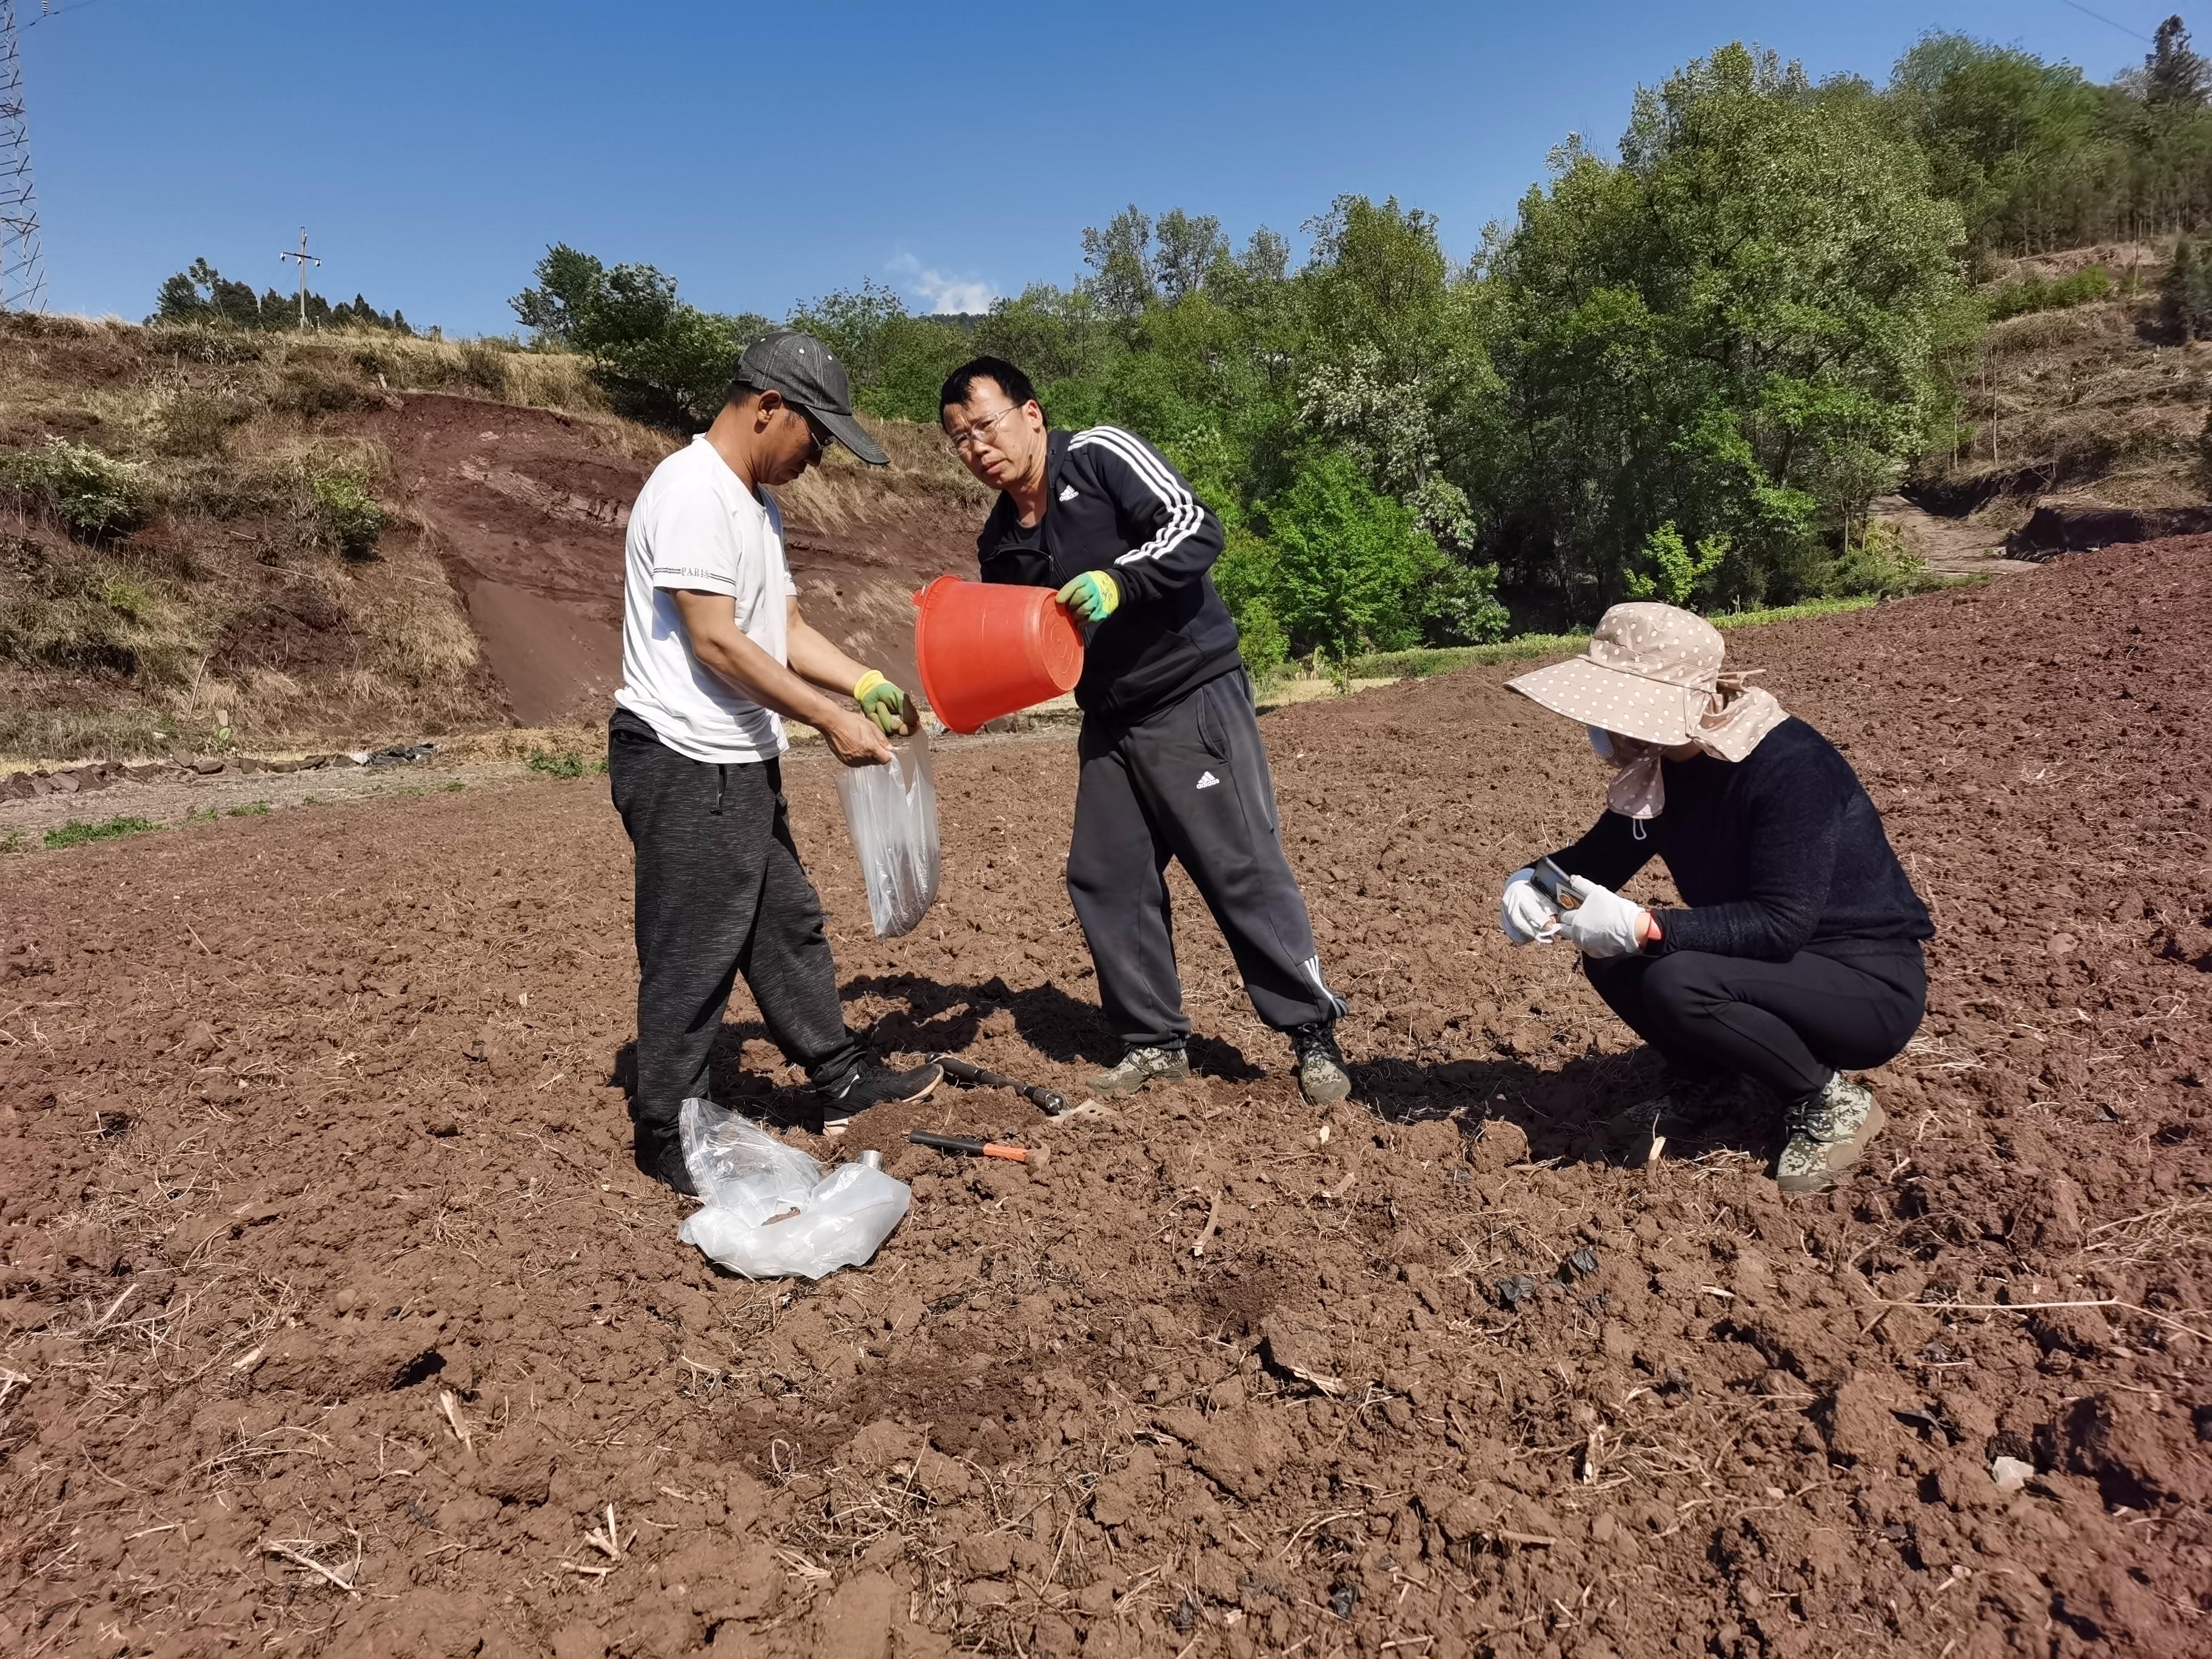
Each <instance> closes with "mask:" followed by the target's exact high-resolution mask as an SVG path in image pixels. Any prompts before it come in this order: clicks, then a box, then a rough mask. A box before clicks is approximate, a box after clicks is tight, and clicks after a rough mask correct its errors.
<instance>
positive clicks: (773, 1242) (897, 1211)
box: [676, 1100, 914, 1279]
mask: <svg viewBox="0 0 2212 1659" xmlns="http://www.w3.org/2000/svg"><path fill="white" fill-rule="evenodd" d="M679 1126H680V1128H681V1131H682V1133H683V1137H684V1165H685V1167H686V1168H687V1169H689V1170H690V1172H691V1184H692V1185H693V1186H695V1187H696V1188H698V1189H699V1195H700V1197H701V1198H702V1199H704V1200H706V1206H705V1207H704V1208H702V1209H698V1210H695V1211H693V1212H691V1213H690V1215H689V1216H686V1217H685V1218H684V1225H682V1226H680V1227H678V1229H677V1230H676V1236H677V1237H678V1238H680V1239H682V1240H683V1241H684V1243H687V1244H696V1245H697V1246H698V1247H699V1249H702V1250H703V1251H705V1252H706V1254H707V1255H708V1256H710V1257H712V1258H713V1259H714V1261H718V1262H720V1264H721V1265H722V1266H723V1267H727V1268H729V1269H730V1271H731V1272H732V1273H743V1274H744V1276H745V1277H746V1278H748V1279H781V1278H786V1277H788V1276H790V1275H792V1274H794V1273H796V1274H798V1275H799V1276H801V1277H803V1278H806V1279H822V1278H824V1277H826V1276H827V1275H829V1274H830V1273H836V1271H837V1269H838V1268H840V1267H857V1266H859V1265H860V1263H861V1262H863V1261H866V1260H867V1259H868V1258H869V1257H870V1256H872V1255H875V1253H876V1249H877V1247H878V1246H879V1245H880V1244H882V1243H883V1242H884V1240H885V1239H886V1238H888V1237H890V1233H891V1230H892V1229H893V1228H894V1227H896V1226H897V1225H899V1223H900V1222H901V1221H902V1220H904V1219H905V1218H906V1211H907V1206H908V1204H909V1203H911V1202H912V1201H913V1199H914V1194H913V1193H912V1191H911V1190H910V1189H909V1188H908V1186H907V1184H906V1182H903V1181H897V1180H894V1179H893V1178H892V1177H891V1176H887V1175H885V1174H884V1172H883V1171H882V1170H878V1169H874V1168H872V1167H871V1166H869V1165H867V1164H839V1165H837V1167H836V1169H834V1170H830V1172H829V1175H828V1176H826V1177H825V1176H823V1173H822V1166H821V1165H820V1164H817V1163H816V1162H815V1161H814V1160H813V1159H812V1158H809V1157H808V1156H807V1155H806V1154H805V1152H800V1151H799V1149H798V1148H797V1147H796V1146H785V1145H784V1144H783V1143H782V1142H781V1141H780V1140H778V1139H776V1138H775V1136H774V1135H772V1134H770V1133H768V1132H767V1131H766V1130H765V1129H763V1128H762V1127H760V1126H759V1125H757V1124H755V1123H750V1122H748V1121H746V1120H745V1119H744V1118H741V1117H739V1116H738V1115H737V1114H736V1113H734V1112H732V1111H729V1110H727V1109H725V1108H723V1107H720V1106H717V1105H715V1104H714V1102H712V1101H710V1100H687V1101H685V1102H684V1109H683V1115H682V1117H681V1118H680V1120H679Z"/></svg>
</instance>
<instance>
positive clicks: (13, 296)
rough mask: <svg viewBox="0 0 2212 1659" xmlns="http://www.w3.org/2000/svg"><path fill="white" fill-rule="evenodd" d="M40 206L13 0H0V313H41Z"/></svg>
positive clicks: (43, 290)
mask: <svg viewBox="0 0 2212 1659" xmlns="http://www.w3.org/2000/svg"><path fill="white" fill-rule="evenodd" d="M45 309H46V269H45V267H44V265H43V264H41V263H40V258H39V203H38V198H37V197H35V196H34V195H33V193H32V191H31V125H30V122H29V120H28V118H27V117H26V116H25V114H24V112H23V60H22V58H21V54H20V53H19V52H18V51H17V49H16V45H15V0H0V311H43V310H45Z"/></svg>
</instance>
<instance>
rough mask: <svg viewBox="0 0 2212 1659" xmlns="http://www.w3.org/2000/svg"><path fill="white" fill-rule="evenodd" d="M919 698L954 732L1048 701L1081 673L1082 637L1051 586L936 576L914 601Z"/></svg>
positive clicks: (971, 730) (978, 728)
mask: <svg viewBox="0 0 2212 1659" xmlns="http://www.w3.org/2000/svg"><path fill="white" fill-rule="evenodd" d="M914 604H915V611H917V612H918V613H919V614H917V615H916V616H915V622H914V655H915V664H916V665H917V666H919V667H920V668H921V695H922V696H924V697H925V698H927V700H928V702H929V706H930V707H931V708H933V709H934V710H935V711H936V712H937V718H938V719H939V720H943V721H944V722H945V725H946V726H949V727H951V729H952V730H953V731H955V732H974V731H977V730H980V729H981V727H982V726H985V725H987V723H989V722H990V721H992V720H996V719H998V718H999V716H1000V715H1001V714H1014V713H1016V712H1017V711H1018V710H1020V709H1024V708H1030V707H1031V706H1032V705H1034V704H1036V703H1040V702H1050V701H1051V700H1052V699H1053V698H1054V697H1056V696H1060V693H1061V692H1063V691H1066V690H1068V689H1069V688H1070V687H1072V686H1073V685H1074V684H1075V682H1076V681H1077V680H1078V679H1079V678H1081V677H1082V674H1083V631H1082V629H1079V628H1078V627H1077V626H1076V625H1075V622H1074V619H1073V617H1070V616H1069V615H1068V614H1067V612H1066V611H1064V610H1062V609H1061V608H1060V606H1059V605H1057V604H1055V603H1054V599H1053V590H1052V589H1051V588H1049V587H1015V586H1009V585H1007V584H1005V583H1001V582H963V581H962V580H960V579H959V578H958V577H957V576H939V578H938V579H937V580H935V581H933V582H932V583H930V585H929V586H927V587H925V588H923V589H922V590H921V592H919V593H917V594H915V596H914Z"/></svg>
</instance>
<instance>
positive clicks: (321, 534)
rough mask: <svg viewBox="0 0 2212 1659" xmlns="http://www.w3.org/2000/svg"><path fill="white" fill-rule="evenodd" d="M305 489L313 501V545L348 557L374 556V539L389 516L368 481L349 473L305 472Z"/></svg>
mask: <svg viewBox="0 0 2212 1659" xmlns="http://www.w3.org/2000/svg"><path fill="white" fill-rule="evenodd" d="M307 489H308V494H309V495H310V497H311V499H312V501H313V508H312V510H311V512H310V514H309V519H310V529H309V533H310V538H311V539H313V541H314V543H315V544H316V545H318V546H320V547H326V548H329V549H331V550H334V551H336V552H337V553H339V554H340V555H342V556H344V557H346V558H349V559H355V560H362V559H372V558H374V557H375V556H376V542H377V538H379V537H380V536H381V535H383V533H384V531H385V527H386V525H387V524H389V523H390V519H389V517H388V515H387V514H386V513H385V510H384V509H383V508H382V507H379V506H378V505H377V504H376V501H375V498H374V496H372V495H370V494H369V493H368V484H367V483H365V482H364V481H363V480H362V478H361V477H358V476H357V475H356V474H355V473H352V472H348V471H331V472H316V473H312V474H310V475H309V477H308V480H307Z"/></svg>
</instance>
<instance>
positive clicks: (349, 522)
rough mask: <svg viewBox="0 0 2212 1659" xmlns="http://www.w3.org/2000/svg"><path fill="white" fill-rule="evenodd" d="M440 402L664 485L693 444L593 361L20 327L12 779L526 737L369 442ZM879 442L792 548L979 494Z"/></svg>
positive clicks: (937, 467) (492, 350) (815, 479)
mask: <svg viewBox="0 0 2212 1659" xmlns="http://www.w3.org/2000/svg"><path fill="white" fill-rule="evenodd" d="M426 393H428V394H437V395H438V396H439V397H440V398H441V399H442V398H447V397H459V398H477V399H489V400H493V401H496V402H500V403H505V404H517V405H523V406H528V407H534V408H539V409H545V410H557V411H561V416H562V421H563V422H564V423H566V424H568V426H570V427H572V428H575V429H576V430H577V432H578V433H580V435H582V437H583V438H584V440H585V441H586V443H587V444H588V446H589V447H590V448H591V449H592V451H593V452H594V453H600V454H603V455H605V457H606V458H607V459H609V460H610V461H612V462H616V463H619V464H621V465H624V466H626V467H629V468H632V469H635V470H638V471H641V470H642V469H643V468H644V467H646V466H649V465H651V464H652V463H653V462H654V461H656V460H658V459H659V458H660V456H662V455H663V454H665V453H667V451H668V450H669V449H670V448H671V447H672V446H673V445H674V443H675V442H676V440H675V439H674V438H673V437H671V435H668V434H665V433H663V432H660V431H657V430H654V429H653V428H647V427H643V426H640V425H637V424H635V423H634V422H627V421H623V420H621V419H618V418H617V417H616V416H613V415H611V414H610V413H608V412H607V411H606V410H605V402H604V399H603V398H602V397H601V395H600V393H599V389H598V387H597V386H595V385H594V384H593V383H592V380H591V378H590V377H589V375H588V374H587V373H586V367H585V365H584V363H583V362H582V361H581V360H580V359H578V358H575V357H572V356H561V355H558V354H546V353H535V352H524V351H517V350H514V349H512V348H508V347H505V346H502V345H501V344H500V343H495V342H479V341H470V342H463V343H445V342H435V341H428V340H419V339H410V338H405V337H394V336H392V335H389V334H382V333H362V334H355V335H348V334H318V335H310V336H307V337H288V336H282V335H278V336H267V335H252V334H241V333H238V332H234V331H228V330H222V329H212V328H181V329H170V328H146V327H139V326H135V325H128V324H123V323H119V322H113V321H109V322H91V321H87V320H83V319H72V318H39V317H26V316H20V315H12V316H11V315H4V314H0V754H5V755H11V756H18V757H54V758H59V757H79V756H91V755H107V754H129V753H149V752H158V751H161V750H221V749H223V748H226V747H229V746H233V745H238V744H248V743H250V744H253V745H255V746H257V747H261V748H270V747H276V746H281V745H283V744H288V743H297V744H313V743H316V742H321V741H328V740H331V739H335V738H343V739H346V740H347V741H348V742H349V743H355V742H368V741H370V740H372V739H376V738H393V737H411V736H416V735H420V734H422V733H426V732H428V733H439V732H455V731H463V730H471V729H482V728H483V727H486V726H493V725H497V724H500V723H501V722H502V721H503V720H504V719H505V709H504V707H503V705H502V702H501V698H500V696H499V693H498V688H497V686H496V685H495V684H494V683H493V682H492V681H491V679H490V678H489V674H488V671H487V668H486V665H485V662H484V660H483V651H482V648H481V642H480V641H479V640H478V639H477V637H476V635H475V634H474V633H473V632H472V630H471V625H470V621H469V617H468V615H467V613H466V611H465V607H464V605H462V603H461V601H460V599H459V595H458V594H457V592H456V591H455V587H454V586H453V581H452V580H449V576H450V574H451V573H450V571H449V568H448V565H449V558H448V557H447V555H450V553H451V547H450V545H449V544H447V543H445V542H442V541H441V538H440V537H439V535H438V534H437V533H436V530H435V526H433V525H432V524H431V522H430V521H429V519H428V515H427V514H426V513H424V512H423V511H422V510H420V508H419V507H417V505H416V503H415V502H414V501H413V500H412V498H411V495H410V490H409V489H408V488H407V487H406V485H405V484H404V482H403V481H402V480H401V479H400V478H399V477H398V475H397V472H396V470H395V467H394V464H393V457H392V453H391V448H390V447H389V446H388V445H387V444H386V443H385V442H384V441H380V440H379V439H376V438H374V437H368V436H364V435H362V434H363V431H364V430H365V429H368V428H388V427H389V423H390V420H391V418H392V417H393V416H395V415H396V417H397V418H398V419H400V420H402V421H404V420H405V419H406V418H407V416H406V410H407V409H408V408H409V407H410V399H413V398H416V396H417V394H426ZM416 406H417V407H420V405H419V404H417V405H416ZM435 407H442V408H446V409H450V408H451V407H452V405H450V404H443V403H442V402H441V403H440V404H436V405H435ZM873 424H875V426H876V428H877V429H878V432H879V434H880V435H881V436H882V437H883V439H884V442H885V444H886V447H888V448H890V451H891V452H892V453H893V455H894V457H895V460H896V465H894V466H893V468H892V469H890V473H889V475H888V476H886V475H883V474H877V473H872V472H865V471H863V469H861V468H860V467H859V466H857V465H851V464H846V465H832V466H831V467H830V468H829V469H828V470H827V471H824V472H823V473H820V474H816V475H810V477H807V478H806V479H805V480H802V481H801V483H799V485H798V486H796V487H794V488H793V489H789V490H787V491H785V492H783V494H784V499H785V505H786V508H787V512H788V513H790V515H791V516H792V517H793V520H794V521H797V520H805V522H807V523H809V524H810V525H811V526H816V527H817V528H819V529H821V530H823V531H826V532H829V533H831V534H835V533H836V532H837V531H838V529H839V528H840V527H841V526H846V525H848V524H851V523H853V522H854V521H855V520H864V519H866V518H868V517H870V515H871V514H872V513H877V514H880V513H881V511H882V510H883V508H884V507H885V505H886V504H887V503H889V504H894V505H896V504H900V503H905V502H909V501H927V502H935V503H939V504H943V503H947V502H949V501H951V500H952V499H953V498H957V497H963V496H964V495H973V494H975V488H974V486H973V484H972V483H970V482H969V480H968V478H967V477H966V475H965V473H964V472H962V471H960V470H959V469H958V468H957V465H955V464H954V463H953V462H952V461H951V458H950V457H949V456H947V455H945V453H944V450H943V447H942V445H941V444H940V443H939V442H937V441H936V440H935V437H934V435H933V434H931V433H928V432H927V431H924V430H922V429H921V428H910V429H909V428H904V427H903V426H902V424H901V423H896V422H877V423H873ZM611 555H612V548H610V556H611Z"/></svg>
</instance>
